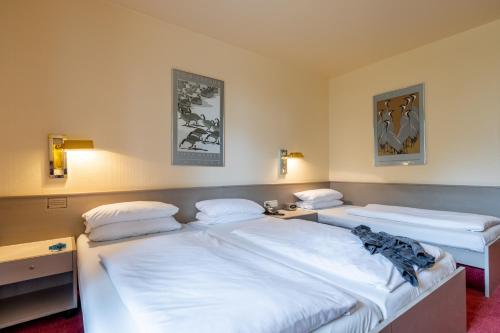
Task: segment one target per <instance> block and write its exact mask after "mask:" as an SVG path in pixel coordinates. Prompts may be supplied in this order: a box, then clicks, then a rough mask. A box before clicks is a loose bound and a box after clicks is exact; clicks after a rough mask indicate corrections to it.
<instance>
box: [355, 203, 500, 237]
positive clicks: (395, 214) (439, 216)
mask: <svg viewBox="0 0 500 333" xmlns="http://www.w3.org/2000/svg"><path fill="white" fill-rule="evenodd" d="M347 213H348V214H350V215H357V216H364V217H372V218H379V219H384V220H392V221H397V222H403V223H411V224H417V225H423V226H429V227H435V228H444V229H453V230H465V231H484V230H485V229H487V228H489V227H491V226H494V225H497V224H500V218H498V217H495V216H487V215H478V214H469V213H459V212H449V211H441V210H430V209H420V208H410V207H400V206H387V205H377V204H369V205H366V206H365V207H359V208H352V209H349V210H347Z"/></svg>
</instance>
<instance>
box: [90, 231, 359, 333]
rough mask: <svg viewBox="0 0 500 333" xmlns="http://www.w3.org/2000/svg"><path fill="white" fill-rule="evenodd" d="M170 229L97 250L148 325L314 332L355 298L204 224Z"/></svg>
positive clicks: (127, 302)
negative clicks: (207, 229)
mask: <svg viewBox="0 0 500 333" xmlns="http://www.w3.org/2000/svg"><path fill="white" fill-rule="evenodd" d="M167 237H168V238H166V237H156V238H154V239H148V240H145V241H139V242H136V243H134V244H133V246H132V245H131V246H129V247H127V248H126V249H121V250H120V251H112V250H111V251H102V252H101V253H100V255H99V256H100V258H101V260H102V262H103V264H104V266H105V268H106V270H107V272H108V275H109V276H110V279H111V281H112V282H113V285H114V286H115V288H116V290H117V291H118V294H119V295H120V298H121V299H122V301H123V303H124V304H125V306H126V307H127V308H128V310H129V312H130V313H131V316H132V317H133V318H134V320H135V322H137V323H138V325H137V326H138V327H141V328H142V329H143V331H144V332H179V333H182V332H242V333H245V332H249V333H250V332H252V333H260V332H262V333H268V332H269V333H271V332H310V331H313V330H314V329H316V328H318V327H320V326H322V325H324V324H326V323H328V322H330V321H332V320H334V319H336V318H339V317H341V316H343V315H345V314H346V313H348V312H349V311H350V310H352V309H353V308H354V306H355V305H356V300H355V299H354V298H353V297H352V296H349V295H347V294H345V293H343V292H341V291H340V290H338V289H337V288H335V287H333V286H331V285H329V284H327V283H323V282H322V281H319V280H317V279H314V278H312V277H310V276H308V275H306V274H303V273H300V272H298V271H294V270H291V269H289V268H287V267H285V266H283V265H279V264H276V263H274V262H272V261H269V260H267V259H265V258H262V257H260V256H258V255H255V254H252V253H250V252H248V251H245V250H242V249H239V248H237V247H234V246H231V245H229V244H227V243H224V242H222V241H220V240H217V239H215V238H213V237H211V236H209V235H208V234H206V233H204V232H190V233H184V234H176V235H170V236H167ZM193 314H196V317H195V318H194V317H193Z"/></svg>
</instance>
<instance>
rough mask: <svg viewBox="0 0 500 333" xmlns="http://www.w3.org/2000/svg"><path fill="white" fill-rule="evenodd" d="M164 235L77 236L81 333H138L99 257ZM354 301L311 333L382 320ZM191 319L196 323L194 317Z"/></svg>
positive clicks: (356, 328) (355, 328)
mask: <svg viewBox="0 0 500 333" xmlns="http://www.w3.org/2000/svg"><path fill="white" fill-rule="evenodd" d="M190 231H193V229H192V228H190V227H189V226H187V227H184V228H183V229H181V230H180V231H177V232H169V233H168V234H175V233H185V232H190ZM164 234H165V233H162V234H155V235H150V236H141V237H134V238H129V239H125V240H118V241H110V242H99V243H95V242H91V241H90V240H89V239H88V237H87V236H86V235H81V236H80V237H79V238H78V241H77V247H78V268H79V270H78V275H79V288H80V297H81V305H82V311H83V321H84V328H85V332H87V333H104V332H106V333H108V332H121V333H122V332H123V333H128V332H138V331H140V329H139V327H137V325H136V323H135V322H134V320H133V319H132V318H131V315H130V313H129V311H128V309H127V307H126V306H125V304H124V303H123V302H122V299H121V297H120V295H119V293H118V291H117V290H116V288H115V286H114V285H113V282H112V280H111V279H110V277H109V275H108V273H107V272H106V270H105V268H104V267H103V265H102V263H101V260H100V258H99V254H100V253H102V252H103V251H109V250H113V251H120V249H126V248H127V247H128V246H130V244H131V242H133V241H134V240H137V239H147V238H154V237H158V236H162V235H164ZM355 298H356V299H357V305H356V308H355V309H354V310H353V311H352V313H351V314H350V315H347V316H343V317H341V318H338V319H336V320H334V321H332V322H330V323H328V324H326V325H324V326H322V327H320V328H318V329H317V330H315V331H314V332H317V333H329V332H353V333H357V332H368V331H370V329H371V328H374V327H375V326H376V325H377V324H378V323H379V322H380V321H381V319H382V315H381V313H380V312H379V310H378V307H377V306H376V305H375V304H374V303H372V302H370V301H368V300H366V299H364V298H362V297H359V296H356V297H355ZM193 319H194V320H196V318H194V317H193Z"/></svg>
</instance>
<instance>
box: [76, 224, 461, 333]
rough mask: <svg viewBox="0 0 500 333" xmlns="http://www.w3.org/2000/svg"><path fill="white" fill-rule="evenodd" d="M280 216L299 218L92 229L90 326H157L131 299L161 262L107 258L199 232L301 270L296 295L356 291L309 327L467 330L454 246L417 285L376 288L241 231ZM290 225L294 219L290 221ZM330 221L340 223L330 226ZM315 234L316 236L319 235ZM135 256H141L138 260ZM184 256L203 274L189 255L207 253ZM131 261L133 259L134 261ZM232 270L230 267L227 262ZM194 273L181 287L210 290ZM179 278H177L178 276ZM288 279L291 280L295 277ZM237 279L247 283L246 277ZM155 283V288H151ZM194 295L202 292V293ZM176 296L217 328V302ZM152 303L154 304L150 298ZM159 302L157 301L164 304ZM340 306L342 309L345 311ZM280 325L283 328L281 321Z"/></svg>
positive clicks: (87, 285) (83, 268)
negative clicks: (107, 232) (97, 238)
mask: <svg viewBox="0 0 500 333" xmlns="http://www.w3.org/2000/svg"><path fill="white" fill-rule="evenodd" d="M296 222H297V221H296ZM276 223H280V226H281V225H282V224H284V225H287V224H288V223H293V221H286V222H285V221H282V220H278V219H273V218H269V217H265V218H262V219H255V220H249V221H242V222H237V223H227V224H220V225H213V226H209V225H204V224H202V223H197V222H194V223H189V224H187V225H186V226H184V227H183V228H182V229H181V230H179V231H173V232H168V233H159V234H153V235H146V236H140V237H134V238H128V239H123V240H116V241H108V242H92V241H90V240H89V238H88V237H87V235H81V236H80V237H79V238H78V241H77V246H78V268H79V270H78V274H79V286H80V296H81V304H82V310H83V318H84V326H85V331H86V332H88V333H100V332H111V331H116V332H125V333H126V332H140V331H145V330H146V331H148V330H149V331H151V330H152V329H146V328H148V326H147V324H145V323H146V321H145V320H144V317H140V316H139V315H140V314H138V313H136V312H137V311H135V310H134V309H133V307H132V308H131V306H130V302H129V301H130V297H135V296H137V295H140V294H141V293H143V294H145V292H144V291H141V288H142V289H149V288H150V286H152V285H154V283H156V282H155V281H148V279H150V278H151V276H154V274H156V273H157V272H156V269H152V268H151V267H155V265H154V262H153V264H152V265H149V266H140V265H139V266H131V267H128V271H125V273H124V274H121V275H120V274H119V272H118V271H119V270H120V269H121V268H122V267H121V266H123V265H111V266H109V265H105V264H104V262H103V261H107V260H111V259H113V258H114V257H118V258H119V257H120V256H121V257H125V258H127V259H130V262H136V263H139V264H140V263H141V262H143V258H149V257H150V256H151V257H155V256H157V255H163V256H164V253H165V252H167V251H166V250H172V251H171V252H170V254H171V255H172V256H175V255H179V254H180V253H182V254H186V253H188V252H190V250H188V251H181V252H179V253H177V252H175V251H176V249H177V248H176V247H175V246H174V247H170V248H163V246H165V244H169V243H173V242H174V240H175V241H179V242H181V243H182V242H183V241H184V239H188V238H190V239H194V240H195V242H196V240H197V239H199V240H200V242H204V241H205V240H207V241H209V242H216V243H217V244H219V245H221V246H223V247H224V250H223V251H222V252H217V253H216V254H215V255H216V256H221V255H222V254H220V253H226V256H229V257H230V258H229V259H230V260H233V261H234V260H235V257H232V255H233V254H232V253H234V254H235V255H237V258H242V257H244V258H246V259H245V260H244V261H243V263H244V265H246V264H248V262H256V263H257V262H258V263H259V265H261V266H262V265H264V266H265V269H266V270H267V269H268V268H269V267H271V268H272V270H273V272H277V273H276V274H275V275H274V276H275V277H276V276H278V277H280V276H286V277H287V279H286V281H288V280H289V279H290V278H291V277H294V276H297V277H296V279H298V280H299V282H300V283H299V285H300V286H301V287H300V288H294V287H290V288H289V289H288V290H289V291H290V294H291V295H292V296H293V293H292V289H301V288H303V290H299V291H300V292H299V293H297V294H296V295H295V296H296V297H297V298H299V297H302V294H308V293H313V292H314V290H316V289H318V290H322V292H321V293H318V295H322V294H328V293H331V295H337V294H339V295H340V294H342V295H344V294H345V295H347V296H346V297H347V299H351V298H352V299H354V300H355V302H354V303H355V305H354V306H353V307H352V308H350V309H349V311H345V313H342V311H344V310H345V309H344V310H340V309H341V308H338V307H337V310H338V311H340V312H338V311H337V315H334V314H332V313H330V312H331V310H332V309H333V308H332V309H330V308H329V307H328V306H326V308H325V309H327V310H328V311H326V312H325V311H324V310H322V311H320V313H327V314H328V315H330V316H331V318H333V317H335V318H334V319H333V320H327V321H325V318H323V319H322V320H323V322H322V324H321V325H319V326H318V327H315V328H314V329H313V330H306V331H314V332H321V333H323V332H353V333H356V332H379V331H383V332H419V331H422V329H425V330H427V331H429V332H433V331H435V332H439V331H447V332H464V331H465V277H464V271H463V269H458V270H456V269H455V265H454V261H453V258H452V257H451V256H450V255H449V254H448V253H446V252H444V253H443V254H442V256H441V257H440V258H439V260H438V261H437V263H436V264H435V265H434V267H433V268H432V269H431V270H429V271H424V272H420V273H419V281H420V286H419V287H413V286H411V285H410V284H409V283H407V282H405V283H400V284H399V285H398V284H397V283H396V284H395V285H394V286H393V287H394V288H393V290H390V291H388V290H383V288H382V289H380V288H374V287H373V285H370V284H366V283H363V282H362V281H359V280H353V279H350V278H349V276H348V275H342V274H335V271H332V272H333V273H332V272H325V271H324V270H321V269H318V267H314V266H313V265H306V264H304V262H301V261H300V260H295V258H292V257H290V256H287V255H284V254H286V252H284V253H280V252H279V251H275V249H273V248H268V247H266V246H263V245H262V244H261V243H258V242H254V241H253V240H251V239H248V238H247V239H245V237H242V236H241V234H240V235H238V233H237V232H236V231H237V230H239V229H243V230H246V228H254V230H255V228H257V230H259V229H260V228H261V227H262V226H266V225H269V226H274V225H276ZM297 223H298V224H299V225H305V224H307V225H311V226H312V225H313V224H314V225H316V224H315V223H312V222H305V221H298V222H297ZM288 226H292V225H291V224H288ZM317 226H318V227H319V228H322V227H325V226H322V225H320V224H317ZM326 227H328V228H332V229H333V228H335V227H330V226H326ZM271 231H272V230H271ZM318 234H319V233H318ZM318 234H317V235H318ZM271 235H272V234H271ZM292 236H293V234H292ZM310 236H313V237H312V238H311V237H310ZM197 237H198V238H197ZM293 237H295V236H293ZM313 238H314V235H309V236H308V235H305V234H304V237H303V239H298V238H297V239H296V241H297V242H298V243H296V244H295V245H297V250H299V249H300V247H301V246H304V247H305V248H308V244H309V245H310V244H311V243H308V242H309V241H312V240H313ZM182 244H183V243H182ZM264 245H265V244H264ZM134 248H135V249H139V248H140V249H142V248H149V250H148V251H149V252H144V253H141V252H139V253H137V251H135V252H134V251H131V249H134ZM188 248H190V247H188ZM309 248H310V247H309ZM156 249H157V250H156ZM226 250H228V252H224V251H226ZM141 251H142V250H141ZM134 258H136V259H135V260H134ZM184 259H185V260H184V261H173V262H172V263H175V264H176V265H177V266H178V270H183V271H182V273H184V270H188V269H192V272H191V274H192V275H196V274H199V271H197V268H199V269H201V266H203V261H199V262H198V264H195V265H198V266H197V267H191V266H190V265H189V262H186V261H189V260H191V261H193V262H196V260H198V259H199V258H196V257H193V256H189V255H187V256H185V257H184ZM169 260H170V259H169ZM127 265H130V264H129V263H127ZM252 265H253V263H252ZM177 266H176V267H177ZM115 268H117V269H115ZM224 269H225V270H227V268H224ZM131 272H132V273H133V274H132V275H135V276H134V278H135V280H132V282H131V283H128V284H123V283H117V281H118V278H123V277H125V278H128V277H129V276H130V275H131ZM151 274H153V275H151ZM186 274H187V273H186ZM170 275H172V274H170ZM220 276H221V279H224V278H225V277H227V276H228V275H227V274H225V273H224V272H222V271H221V272H220ZM186 277H188V278H187V280H188V281H187V282H186V283H184V286H185V287H184V288H185V289H182V288H183V284H182V283H180V280H179V289H180V290H184V292H185V293H186V292H188V291H189V292H191V290H190V288H189V283H192V285H193V290H198V291H199V290H202V291H203V292H204V291H205V290H206V289H207V286H209V285H203V284H202V282H200V280H197V279H194V280H192V281H191V280H190V279H191V278H190V275H185V274H184V275H182V274H181V275H179V278H182V279H183V280H186ZM275 277H274V278H275ZM245 279H246V278H244V280H245ZM173 281H174V282H175V280H173ZM286 281H285V282H283V283H285V284H286V283H288V282H286ZM205 282H206V281H203V283H205ZM236 282H238V283H239V282H241V281H236ZM236 282H235V281H233V280H231V279H228V281H227V282H226V281H224V283H223V284H222V285H219V284H218V283H213V285H214V286H213V288H217V286H218V287H220V288H222V289H225V287H224V286H230V285H231V284H234V283H236ZM254 282H255V281H254ZM242 283H243V285H244V286H245V288H249V289H248V290H249V291H250V292H252V288H254V287H255V285H254V284H253V283H252V281H243V282H242ZM280 284H282V282H279V281H278V282H275V283H274V284H273V285H274V286H276V289H279V287H280V286H279V285H280ZM131 286H132V287H131ZM141 286H142V287H141ZM221 286H222V287H221ZM233 286H234V285H233ZM134 288H135V289H134ZM151 288H152V287H151ZM196 288H201V289H196ZM208 289H209V288H208ZM154 290H155V289H154V288H153V289H151V290H150V292H151V291H154ZM236 290H237V289H236ZM269 292H270V293H271V292H276V293H277V294H276V295H278V296H276V297H279V295H280V294H279V290H270V291H269ZM285 294H286V293H285ZM130 295H131V296H130ZM243 295H246V294H243ZM182 296H184V295H182ZM158 297H159V296H158ZM238 297H239V298H241V299H239V300H238V301H239V302H236V303H235V304H237V307H241V306H243V305H241V304H245V298H246V297H247V296H241V295H240V296H238ZM252 297H253V294H249V295H248V302H253V303H255V302H258V299H253V298H252ZM332 297H333V296H332ZM336 297H340V296H336ZM149 298H151V297H149ZM205 298H206V297H205ZM263 298H266V297H263ZM144 299H145V302H150V301H151V300H150V299H148V297H142V299H141V301H143V300H144ZM193 299H196V297H195V298H193ZM169 301H170V303H167V304H166V305H165V304H162V305H161V306H166V307H167V308H170V309H172V308H176V311H177V309H178V308H180V307H184V309H187V310H186V311H184V312H182V316H184V317H185V316H190V318H187V319H186V318H183V319H185V320H186V322H189V323H190V325H191V324H192V323H194V324H193V325H198V326H194V327H201V328H203V329H199V330H198V331H207V332H210V331H214V330H211V329H210V327H211V326H210V325H212V324H213V323H212V324H211V322H213V321H214V320H217V318H215V317H213V316H212V317H205V316H202V315H200V311H204V312H203V313H211V312H210V311H213V309H212V305H213V304H207V303H203V302H201V303H200V304H193V303H192V302H191V303H189V306H186V304H177V303H175V302H176V301H175V297H173V298H172V299H170V300H169ZM304 302H306V304H307V302H312V303H311V305H310V307H312V308H314V306H316V305H317V304H316V302H317V300H313V299H304V300H303V301H301V302H300V303H304ZM345 302H346V300H342V302H341V301H340V300H339V301H338V302H337V303H339V304H344V303H345ZM337 303H335V304H337ZM144 304H147V305H148V306H149V305H150V303H144ZM154 305H155V306H156V305H157V304H154ZM267 305H268V304H263V305H262V306H263V307H264V306H267ZM190 307H191V308H192V309H197V310H192V311H191V310H189V309H190ZM280 310H281V309H280ZM240 312H243V313H244V312H245V309H241V311H240V310H235V311H234V312H231V313H232V315H233V316H236V317H237V316H238V315H239V314H240ZM248 312H249V311H248V310H247V312H246V313H247V314H248ZM176 313H177V312H176ZM280 313H281V312H277V313H276V316H275V317H274V318H276V320H278V321H279V320H281V319H282V318H280V317H281V316H282V315H281V314H280ZM340 313H342V314H341V315H339V314H340ZM332 316H333V317H332ZM421 316H426V318H427V320H426V321H424V322H422V321H419V320H418V318H419V317H421ZM244 319H246V318H244ZM155 320H156V318H155ZM287 320H288V319H287ZM221 321H223V320H221ZM241 325H245V322H244V321H243V320H242V321H241ZM247 325H249V324H247ZM277 325H278V324H277ZM422 325H423V326H422ZM151 327H153V326H151ZM276 327H279V325H278V326H276ZM311 327H312V326H311ZM191 331H192V330H191ZM221 331H223V330H221ZM227 331H234V330H227ZM239 331H241V332H245V331H248V330H245V329H244V327H242V329H241V330H239ZM277 331H286V330H277ZM290 331H297V329H295V330H294V329H291V330H290ZM298 331H300V330H298Z"/></svg>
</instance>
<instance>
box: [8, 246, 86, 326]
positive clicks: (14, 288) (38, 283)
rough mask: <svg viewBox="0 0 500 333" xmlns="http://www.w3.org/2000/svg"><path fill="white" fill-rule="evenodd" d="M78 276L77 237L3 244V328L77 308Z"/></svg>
mask: <svg viewBox="0 0 500 333" xmlns="http://www.w3.org/2000/svg"><path fill="white" fill-rule="evenodd" d="M56 243H65V244H66V248H65V249H64V250H62V251H59V252H52V251H50V250H49V246H50V245H53V244H56ZM76 276H77V274H76V246H75V239H74V238H73V237H67V238H59V239H51V240H46V241H41V242H33V243H24V244H16V245H8V246H1V247H0V329H2V328H4V327H7V326H12V325H15V324H19V323H22V322H25V321H28V320H32V319H36V318H40V317H44V316H48V315H51V314H54V313H57V312H62V311H66V310H70V309H74V308H76V307H77V294H76Z"/></svg>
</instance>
